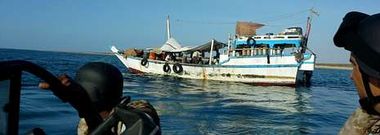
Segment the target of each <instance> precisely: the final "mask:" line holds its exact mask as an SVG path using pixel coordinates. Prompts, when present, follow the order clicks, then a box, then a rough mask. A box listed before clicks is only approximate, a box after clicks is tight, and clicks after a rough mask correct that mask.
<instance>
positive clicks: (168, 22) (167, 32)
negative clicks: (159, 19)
mask: <svg viewBox="0 0 380 135" xmlns="http://www.w3.org/2000/svg"><path fill="white" fill-rule="evenodd" d="M166 34H167V37H168V40H169V39H170V38H171V37H172V36H171V33H170V20H169V16H168V17H167V18H166Z"/></svg>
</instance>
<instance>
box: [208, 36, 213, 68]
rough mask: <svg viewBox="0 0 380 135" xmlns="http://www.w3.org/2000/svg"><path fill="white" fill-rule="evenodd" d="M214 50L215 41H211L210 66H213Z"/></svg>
mask: <svg viewBox="0 0 380 135" xmlns="http://www.w3.org/2000/svg"><path fill="white" fill-rule="evenodd" d="M212 50H214V39H212V40H211V48H210V59H209V62H208V64H209V65H211V62H212Z"/></svg>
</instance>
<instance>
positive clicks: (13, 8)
mask: <svg viewBox="0 0 380 135" xmlns="http://www.w3.org/2000/svg"><path fill="white" fill-rule="evenodd" d="M379 5H380V1H379V0H187V1H185V0H135V1H132V0H108V1H105V0H82V1H79V0H23V1H20V0H0V48H16V49H32V50H53V51H74V52H90V51H96V52H101V51H108V50H109V47H110V46H111V45H112V44H114V45H116V46H118V47H119V48H145V47H160V46H161V45H162V44H163V43H164V42H165V40H166V33H165V19H166V16H167V15H170V18H171V30H172V35H173V37H175V38H176V39H177V40H178V41H179V42H180V43H181V44H184V45H190V46H191V45H199V44H202V43H205V42H207V41H209V40H210V39H212V38H214V39H216V40H219V41H223V42H225V41H226V40H227V37H228V34H229V33H230V34H234V32H235V22H236V21H239V20H240V21H252V22H260V23H264V24H266V25H267V26H266V27H264V28H262V29H259V30H258V33H259V34H260V33H261V34H265V33H268V32H272V33H277V32H280V31H282V30H283V29H284V28H286V27H290V26H301V27H305V24H306V18H307V16H308V15H309V13H308V12H307V10H308V9H310V8H312V7H314V9H315V10H317V11H318V12H319V13H320V16H318V17H314V19H313V22H312V25H313V26H312V30H311V35H310V40H309V48H311V49H312V50H313V51H314V52H316V53H317V55H318V57H317V61H318V62H338V63H348V53H347V52H346V51H343V50H342V49H338V48H336V47H335V46H334V45H333V41H332V37H333V35H334V34H335V31H336V30H337V28H338V26H339V24H340V22H341V20H342V17H343V16H344V15H345V14H346V13H347V12H349V11H361V12H365V13H368V14H375V13H380V8H379ZM0 55H1V54H0Z"/></svg>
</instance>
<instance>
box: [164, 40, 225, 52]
mask: <svg viewBox="0 0 380 135" xmlns="http://www.w3.org/2000/svg"><path fill="white" fill-rule="evenodd" d="M168 42H169V40H168V41H167V42H166V43H165V44H164V45H163V47H164V46H167V48H172V49H171V50H170V49H167V50H162V51H165V52H193V51H210V49H211V44H212V40H211V41H209V42H207V43H205V44H203V45H199V46H195V47H181V48H177V49H174V47H172V46H170V45H171V44H172V43H170V42H169V43H168ZM226 46H227V44H225V43H222V42H219V41H216V40H214V46H213V48H214V50H217V49H220V48H223V47H226ZM163 47H161V48H163Z"/></svg>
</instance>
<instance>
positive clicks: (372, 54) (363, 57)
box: [334, 12, 380, 79]
mask: <svg viewBox="0 0 380 135" xmlns="http://www.w3.org/2000/svg"><path fill="white" fill-rule="evenodd" d="M334 43H335V45H336V46H338V47H344V48H345V49H346V50H349V51H351V52H352V54H353V55H354V56H355V58H356V61H357V63H358V65H359V67H360V69H361V70H362V71H363V72H364V73H365V74H367V75H369V76H371V77H375V78H377V79H380V14H374V15H367V14H364V13H360V12H349V13H347V14H346V16H345V17H344V18H343V22H342V24H341V25H340V27H339V29H338V31H337V32H336V34H335V36H334Z"/></svg>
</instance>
